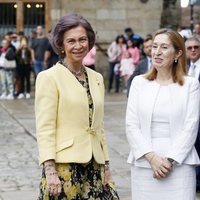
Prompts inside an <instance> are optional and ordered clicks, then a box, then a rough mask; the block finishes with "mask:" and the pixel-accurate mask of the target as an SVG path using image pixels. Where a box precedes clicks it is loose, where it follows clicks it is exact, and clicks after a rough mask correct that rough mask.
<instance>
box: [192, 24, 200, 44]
mask: <svg viewBox="0 0 200 200" xmlns="http://www.w3.org/2000/svg"><path fill="white" fill-rule="evenodd" d="M193 36H194V37H196V38H197V39H198V40H200V22H197V23H195V25H194V34H193Z"/></svg>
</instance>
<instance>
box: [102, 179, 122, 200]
mask: <svg viewBox="0 0 200 200" xmlns="http://www.w3.org/2000/svg"><path fill="white" fill-rule="evenodd" d="M103 193H104V195H103V200H120V198H119V195H118V194H117V191H116V189H115V185H114V183H112V182H109V183H108V184H106V185H105V186H104V187H103Z"/></svg>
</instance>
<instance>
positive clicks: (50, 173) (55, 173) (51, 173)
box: [45, 171, 58, 176]
mask: <svg viewBox="0 0 200 200" xmlns="http://www.w3.org/2000/svg"><path fill="white" fill-rule="evenodd" d="M45 174H46V175H48V176H53V175H57V174H58V172H56V171H55V172H49V173H46V172H45Z"/></svg>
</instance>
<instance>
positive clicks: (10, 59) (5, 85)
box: [0, 39, 16, 100]
mask: <svg viewBox="0 0 200 200" xmlns="http://www.w3.org/2000/svg"><path fill="white" fill-rule="evenodd" d="M1 46H2V47H1V49H0V74H1V96H0V99H8V100H13V99H14V82H13V79H14V68H15V67H16V62H15V51H14V49H13V48H12V47H11V45H10V41H9V40H7V39H3V40H2V44H1ZM11 63H14V65H13V64H12V66H11Z"/></svg>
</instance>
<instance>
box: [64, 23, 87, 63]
mask: <svg viewBox="0 0 200 200" xmlns="http://www.w3.org/2000/svg"><path fill="white" fill-rule="evenodd" d="M63 48H64V51H65V55H66V56H65V59H66V60H67V62H69V63H79V62H80V63H82V60H83V58H84V57H85V56H86V54H87V53H88V51H89V40H88V36H87V33H86V30H85V29H84V28H83V27H82V26H77V27H75V28H72V29H70V30H68V31H66V32H65V33H64V37H63Z"/></svg>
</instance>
